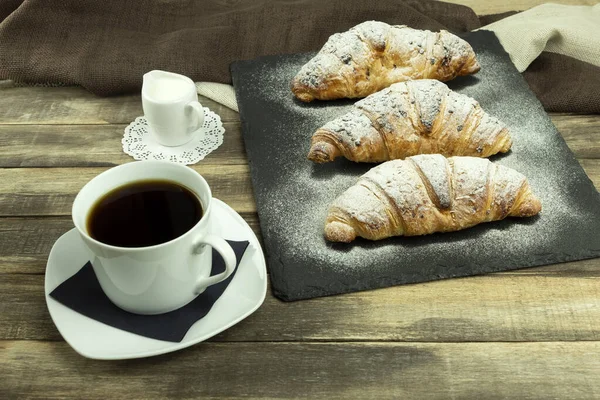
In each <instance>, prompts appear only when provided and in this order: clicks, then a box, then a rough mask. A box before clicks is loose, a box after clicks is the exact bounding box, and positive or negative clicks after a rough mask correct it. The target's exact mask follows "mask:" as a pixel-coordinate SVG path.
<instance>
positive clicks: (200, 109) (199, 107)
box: [187, 100, 204, 132]
mask: <svg viewBox="0 0 600 400" xmlns="http://www.w3.org/2000/svg"><path fill="white" fill-rule="evenodd" d="M187 105H188V106H190V107H192V109H193V110H194V113H195V114H196V116H197V117H198V118H197V120H198V124H197V125H196V127H195V128H194V129H192V130H191V131H190V132H195V131H197V130H198V129H200V128H201V127H202V124H204V108H203V107H202V104H200V103H199V102H198V101H196V100H194V101H190V102H189V103H187Z"/></svg>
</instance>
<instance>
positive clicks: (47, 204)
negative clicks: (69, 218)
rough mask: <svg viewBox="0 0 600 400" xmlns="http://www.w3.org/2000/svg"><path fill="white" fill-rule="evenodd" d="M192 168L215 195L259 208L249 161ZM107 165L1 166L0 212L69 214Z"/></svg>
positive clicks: (244, 209) (240, 207)
mask: <svg viewBox="0 0 600 400" xmlns="http://www.w3.org/2000/svg"><path fill="white" fill-rule="evenodd" d="M193 168H194V169H195V170H196V171H198V172H199V173H200V174H202V175H203V176H204V178H205V179H206V180H207V181H208V183H209V185H210V186H211V189H212V192H213V196H214V197H217V198H219V199H221V200H223V201H224V202H226V203H227V204H229V205H230V206H231V207H233V208H234V209H235V210H236V211H237V212H240V213H252V212H256V204H255V203H254V196H253V194H252V184H251V181H250V171H249V168H248V166H247V165H209V164H207V165H205V164H197V165H195V166H193ZM106 169H107V168H5V169H0V205H1V207H0V216H46V215H52V216H59V215H70V214H71V206H72V204H73V200H74V199H75V196H76V194H77V192H78V191H79V190H80V189H81V188H82V187H83V186H84V185H85V184H86V183H87V182H88V181H89V180H91V179H92V178H93V177H95V176H96V175H98V174H99V173H101V172H103V171H105V170H106Z"/></svg>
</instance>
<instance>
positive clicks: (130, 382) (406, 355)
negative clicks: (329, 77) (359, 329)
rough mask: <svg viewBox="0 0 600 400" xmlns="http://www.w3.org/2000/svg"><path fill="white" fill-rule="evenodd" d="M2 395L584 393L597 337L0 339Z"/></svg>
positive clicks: (598, 357) (596, 361)
mask: <svg viewBox="0 0 600 400" xmlns="http://www.w3.org/2000/svg"><path fill="white" fill-rule="evenodd" d="M0 351H1V352H2V357H0V370H1V371H3V372H2V378H3V379H2V380H0V391H1V392H3V393H5V394H7V398H44V399H50V398H59V397H60V398H64V397H67V398H85V399H106V398H111V399H112V398H124V397H125V396H126V397H127V398H128V399H141V398H144V399H146V398H165V399H170V398H173V399H182V398H244V399H248V398H256V399H258V398H261V399H266V398H268V399H278V398H282V399H283V398H285V399H289V398H327V399H362V398H367V399H399V398H401V399H422V398H428V399H448V398H452V399H456V398H458V399H501V398H518V399H593V398H596V399H597V398H598V397H599V396H600V380H599V379H597V378H598V374H600V343H598V342H580V343H492V344H490V343H464V344H463V343H461V344H458V343H446V344H438V343H434V344H431V343H418V344H414V343H413V344H390V343H311V344H308V343H262V344H257V343H237V344H232V343H227V344H222V343H219V344H217V343H210V344H209V343H204V344H200V345H196V346H194V347H192V348H190V349H185V350H182V351H180V352H177V353H174V354H168V355H164V356H159V357H153V358H148V359H142V360H130V361H122V362H100V361H95V360H88V359H84V358H83V357H81V356H79V355H78V354H76V353H75V352H74V351H73V350H72V349H70V348H69V347H68V346H67V345H66V344H64V343H52V342H35V341H4V342H0Z"/></svg>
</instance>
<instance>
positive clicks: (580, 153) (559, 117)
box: [550, 114, 600, 159]
mask: <svg viewBox="0 0 600 400" xmlns="http://www.w3.org/2000/svg"><path fill="white" fill-rule="evenodd" d="M550 118H551V119H552V122H553V123H554V125H555V126H556V128H557V129H558V131H559V132H560V133H561V135H562V137H563V138H564V139H565V141H566V142H567V145H569V148H570V149H571V151H572V152H573V153H575V157H577V158H578V159H580V158H600V137H599V136H598V132H600V115H571V114H568V115H567V114H550Z"/></svg>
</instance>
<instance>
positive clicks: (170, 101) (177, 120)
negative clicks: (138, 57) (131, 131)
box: [142, 70, 204, 146]
mask: <svg viewBox="0 0 600 400" xmlns="http://www.w3.org/2000/svg"><path fill="white" fill-rule="evenodd" d="M142 107H143V109H144V116H145V117H146V120H147V121H148V127H149V131H150V134H151V135H152V136H153V137H154V139H155V140H156V141H157V142H158V143H160V144H162V145H164V146H180V145H182V144H185V143H187V142H189V141H190V140H191V139H192V138H193V137H194V134H195V133H196V132H197V131H198V129H200V128H201V127H202V124H203V123H204V109H203V108H202V105H201V104H200V103H199V102H198V94H197V93H196V85H195V84H194V82H193V81H192V80H191V79H190V78H188V77H187V76H183V75H179V74H174V73H172V72H166V71H160V70H154V71H150V72H148V73H146V74H144V83H143V86H142Z"/></svg>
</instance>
